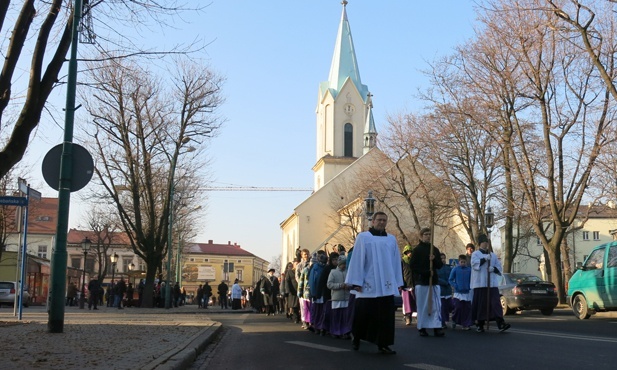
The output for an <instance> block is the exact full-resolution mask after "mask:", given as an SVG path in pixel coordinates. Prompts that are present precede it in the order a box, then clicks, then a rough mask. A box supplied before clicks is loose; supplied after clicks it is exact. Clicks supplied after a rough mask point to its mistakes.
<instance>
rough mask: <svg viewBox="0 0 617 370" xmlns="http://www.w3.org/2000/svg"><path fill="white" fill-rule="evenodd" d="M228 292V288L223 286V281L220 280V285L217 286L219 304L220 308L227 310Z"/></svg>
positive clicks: (225, 285)
mask: <svg viewBox="0 0 617 370" xmlns="http://www.w3.org/2000/svg"><path fill="white" fill-rule="evenodd" d="M228 291H229V286H228V285H227V284H225V281H223V280H221V283H220V284H219V286H218V293H219V302H220V304H221V308H227V292H228Z"/></svg>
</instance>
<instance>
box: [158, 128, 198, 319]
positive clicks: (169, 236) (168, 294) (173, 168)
mask: <svg viewBox="0 0 617 370" xmlns="http://www.w3.org/2000/svg"><path fill="white" fill-rule="evenodd" d="M189 141H191V138H190V137H188V136H187V137H184V138H182V140H181V141H180V142H179V143H177V145H178V152H179V150H180V148H179V147H181V146H182V145H184V144H186V143H188V142H189ZM186 151H187V153H188V152H192V151H195V148H193V147H189V148H187V150H186ZM178 155H179V153H178ZM178 155H174V156H173V158H172V160H171V170H170V173H169V202H168V203H169V206H168V209H167V212H169V221H168V229H167V282H166V283H165V308H166V309H169V308H171V257H172V252H171V243H172V231H173V224H174V218H173V213H174V212H173V209H174V207H173V205H174V192H175V191H176V186H175V185H174V175H175V173H176V162H177V160H178Z"/></svg>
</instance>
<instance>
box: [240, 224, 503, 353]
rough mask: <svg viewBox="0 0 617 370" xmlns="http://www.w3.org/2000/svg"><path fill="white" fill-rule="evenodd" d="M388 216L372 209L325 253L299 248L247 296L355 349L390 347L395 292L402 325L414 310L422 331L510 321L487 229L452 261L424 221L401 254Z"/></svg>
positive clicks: (438, 334) (384, 349) (435, 332)
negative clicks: (365, 226) (348, 244)
mask: <svg viewBox="0 0 617 370" xmlns="http://www.w3.org/2000/svg"><path fill="white" fill-rule="evenodd" d="M387 221H388V218H387V215H386V214H385V213H383V212H377V213H375V215H374V217H373V219H372V226H371V227H370V229H369V230H368V231H366V232H362V233H360V234H358V236H357V238H356V241H355V244H354V246H353V247H352V248H351V249H349V251H347V250H346V249H345V247H343V246H342V245H338V246H337V248H336V250H335V251H332V252H330V253H329V254H328V253H327V252H326V251H323V250H319V251H317V252H315V253H313V254H312V255H311V254H310V252H309V251H308V250H307V249H300V248H299V249H298V251H296V258H295V259H294V260H293V261H291V262H289V263H287V266H286V268H285V270H284V272H282V273H281V274H280V277H279V278H278V279H277V278H276V277H275V276H274V272H275V271H274V269H271V270H270V271H269V272H268V276H264V277H263V278H262V279H261V280H260V282H259V284H258V286H257V287H256V288H255V292H259V293H261V294H254V298H252V299H251V303H253V304H255V305H254V307H255V308H256V309H257V311H258V312H263V313H266V314H267V315H270V314H275V313H279V312H280V313H285V315H286V316H287V318H289V319H290V320H292V321H293V322H294V323H297V324H300V325H301V327H302V328H303V329H305V330H307V331H311V332H314V333H317V334H319V335H322V336H325V335H329V336H331V337H334V338H342V339H352V348H353V349H354V350H358V349H359V348H360V344H361V342H362V341H365V342H370V343H373V344H375V345H377V349H378V351H379V352H381V353H384V354H395V353H396V351H394V350H393V349H392V348H390V346H392V345H393V344H394V327H395V311H396V308H395V304H394V297H395V296H397V295H399V294H400V295H401V296H402V301H403V304H402V311H403V319H404V321H405V325H411V324H412V322H413V319H414V318H416V327H417V330H418V334H419V335H420V336H421V337H426V336H429V335H430V332H429V330H430V331H432V333H433V335H434V336H436V337H443V336H445V330H444V329H446V328H448V327H450V328H452V329H455V328H457V327H460V328H461V329H462V330H470V329H471V327H472V326H475V330H476V331H477V332H479V333H481V332H484V331H485V330H486V328H488V324H489V322H490V321H495V322H496V323H497V328H498V330H499V331H505V330H507V329H509V328H510V324H508V323H506V322H505V321H504V319H503V312H502V308H501V305H500V302H499V289H498V284H499V279H500V276H501V273H502V266H501V262H500V261H499V259H498V258H497V256H496V255H495V253H493V252H492V251H491V248H490V242H489V240H488V238H487V237H486V235H480V236H479V237H478V242H479V247H478V249H477V250H476V248H475V246H474V245H473V244H468V245H467V246H466V254H461V255H459V256H458V258H457V262H456V263H455V264H454V266H451V265H450V264H448V261H447V259H446V255H445V254H444V253H441V252H440V250H439V249H438V248H437V247H435V246H434V245H433V243H432V240H431V239H432V232H431V230H430V229H429V228H424V229H422V230H421V231H420V235H419V242H418V244H417V245H416V246H415V247H412V246H410V245H407V246H405V247H404V248H403V251H402V256H401V255H400V253H399V248H398V246H397V243H396V239H395V238H394V236H393V235H391V234H388V233H387V232H386V231H385V228H386V225H387ZM277 298H278V299H277ZM260 302H261V303H260Z"/></svg>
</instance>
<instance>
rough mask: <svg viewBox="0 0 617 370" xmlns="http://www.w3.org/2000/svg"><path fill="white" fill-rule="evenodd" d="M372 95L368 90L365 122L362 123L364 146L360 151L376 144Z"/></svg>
mask: <svg viewBox="0 0 617 370" xmlns="http://www.w3.org/2000/svg"><path fill="white" fill-rule="evenodd" d="M372 97H373V95H372V94H371V93H370V92H369V93H367V97H366V107H367V112H366V124H365V125H364V148H363V149H362V152H363V153H364V154H366V153H368V151H369V150H371V148H373V147H375V145H376V144H377V129H376V128H375V119H373V99H372Z"/></svg>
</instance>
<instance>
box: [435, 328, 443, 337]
mask: <svg viewBox="0 0 617 370" xmlns="http://www.w3.org/2000/svg"><path fill="white" fill-rule="evenodd" d="M433 333H434V334H435V336H436V337H443V336H444V335H446V333H445V332H444V331H443V329H433Z"/></svg>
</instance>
